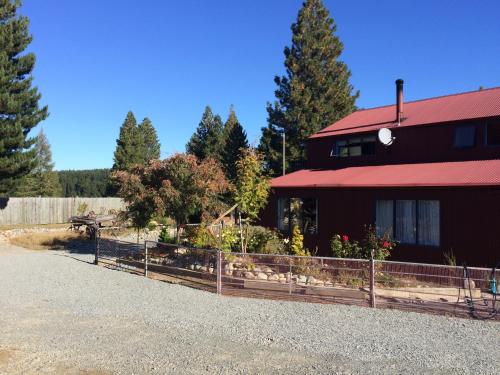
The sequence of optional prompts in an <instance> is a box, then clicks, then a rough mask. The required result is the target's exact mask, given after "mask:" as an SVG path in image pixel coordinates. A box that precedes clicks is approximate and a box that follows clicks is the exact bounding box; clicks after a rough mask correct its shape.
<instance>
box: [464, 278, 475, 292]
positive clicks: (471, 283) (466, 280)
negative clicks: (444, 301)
mask: <svg viewBox="0 0 500 375" xmlns="http://www.w3.org/2000/svg"><path fill="white" fill-rule="evenodd" d="M469 280H470V279H465V280H464V289H465V290H468V289H469ZM475 287H476V283H475V282H474V280H470V288H471V289H474V288H475Z"/></svg>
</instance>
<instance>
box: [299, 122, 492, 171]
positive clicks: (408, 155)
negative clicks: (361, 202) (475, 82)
mask: <svg viewBox="0 0 500 375" xmlns="http://www.w3.org/2000/svg"><path fill="white" fill-rule="evenodd" d="M496 122H498V119H497V120H496ZM472 123H474V124H475V125H476V146H475V147H473V148H466V149H459V148H455V147H454V145H453V143H454V135H455V133H454V131H455V126H456V125H462V124H472ZM486 123H487V121H486V120H482V121H475V122H471V121H463V122H454V123H446V124H439V125H422V126H411V127H407V128H405V127H400V128H396V127H391V130H392V133H393V136H395V137H396V140H395V142H394V143H393V144H392V145H391V146H389V147H386V146H384V145H382V144H381V143H380V142H376V146H375V147H376V149H375V155H366V156H353V157H330V152H331V151H332V148H333V147H334V144H335V141H336V140H342V139H346V138H351V137H353V136H354V137H355V136H358V135H359V136H361V135H369V134H371V135H376V132H371V133H355V134H351V135H342V136H332V137H323V138H311V139H309V140H308V142H307V151H308V164H307V167H308V168H312V169H316V168H326V169H338V168H345V167H352V166H360V165H381V164H404V163H429V162H438V161H465V160H484V159H498V158H500V147H498V146H486V145H485V140H486Z"/></svg>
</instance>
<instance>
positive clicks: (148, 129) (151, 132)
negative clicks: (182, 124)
mask: <svg viewBox="0 0 500 375" xmlns="http://www.w3.org/2000/svg"><path fill="white" fill-rule="evenodd" d="M139 132H140V133H141V135H142V140H143V142H144V144H143V146H142V147H143V154H142V155H143V158H144V163H145V164H147V163H149V161H150V160H156V159H159V158H160V142H159V141H158V136H157V134H156V129H155V128H154V126H153V124H152V122H151V120H150V119H149V118H147V117H145V118H144V120H142V122H141V124H140V125H139Z"/></svg>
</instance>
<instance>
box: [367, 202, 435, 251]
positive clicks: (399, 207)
mask: <svg viewBox="0 0 500 375" xmlns="http://www.w3.org/2000/svg"><path fill="white" fill-rule="evenodd" d="M375 226H376V231H377V235H378V236H383V235H387V234H388V235H390V236H391V237H393V238H394V239H396V240H397V241H400V242H401V243H405V244H416V245H428V246H439V244H440V235H439V234H440V210H439V201H437V200H419V201H416V200H396V201H392V200H379V201H377V202H376V219H375Z"/></svg>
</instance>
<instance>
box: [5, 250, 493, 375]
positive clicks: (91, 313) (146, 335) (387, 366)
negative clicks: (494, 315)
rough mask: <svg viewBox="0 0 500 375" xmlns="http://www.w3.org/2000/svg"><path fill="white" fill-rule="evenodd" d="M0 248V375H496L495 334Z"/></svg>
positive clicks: (484, 328)
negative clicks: (217, 289) (218, 289)
mask: <svg viewBox="0 0 500 375" xmlns="http://www.w3.org/2000/svg"><path fill="white" fill-rule="evenodd" d="M92 259H93V258H92V255H78V254H69V253H65V252H49V251H47V252H30V251H26V250H21V249H16V248H13V247H12V246H8V245H6V244H3V245H2V244H0V286H1V287H0V373H20V374H21V373H23V374H24V373H57V374H59V373H61V374H63V373H64V374H66V373H70V374H71V373H75V374H81V373H92V374H107V373H119V374H131V373H176V374H178V373H183V374H184V373H185V374H198V373H217V374H220V373H259V374H265V373H279V374H288V373H320V374H321V373H322V374H393V373H398V374H399V373H419V374H472V373H474V374H498V373H500V324H499V323H498V322H496V323H495V322H485V321H474V320H466V319H458V318H449V317H441V316H433V315H425V314H417V313H409V312H401V311H395V310H382V309H381V310H374V309H370V308H362V307H353V306H343V305H320V304H308V303H299V302H285V301H269V300H257V299H245V298H236V297H224V296H217V295H215V294H212V293H209V292H204V291H199V290H195V289H190V288H187V287H185V286H180V285H173V284H167V283H163V282H159V281H154V280H150V279H146V278H144V277H142V276H136V275H132V274H129V273H126V272H122V271H115V270H111V269H107V268H104V267H96V266H94V265H92V264H90V262H92Z"/></svg>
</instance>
